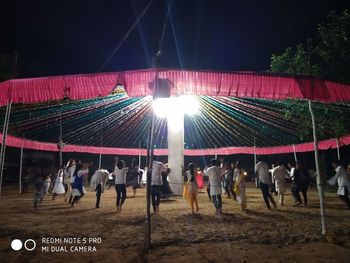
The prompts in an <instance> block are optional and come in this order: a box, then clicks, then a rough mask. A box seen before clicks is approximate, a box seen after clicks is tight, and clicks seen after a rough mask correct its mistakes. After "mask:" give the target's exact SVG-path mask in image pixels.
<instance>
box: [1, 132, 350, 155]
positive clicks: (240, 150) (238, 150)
mask: <svg viewBox="0 0 350 263" xmlns="http://www.w3.org/2000/svg"><path fill="white" fill-rule="evenodd" d="M1 139H2V134H1V133H0V141H1ZM338 142H339V147H341V146H344V145H350V135H346V136H344V137H341V138H339V140H338ZM6 145H7V146H10V147H16V148H21V147H22V146H23V148H24V149H31V150H40V151H50V152H58V151H59V149H58V147H57V144H55V143H48V142H38V141H31V140H27V139H22V138H18V137H15V136H12V135H8V136H7V139H6ZM294 148H295V151H296V152H310V151H313V150H314V144H313V142H309V143H302V144H296V145H294V146H293V145H286V146H277V147H262V148H258V147H257V148H255V149H254V147H225V148H218V149H198V150H189V149H185V150H184V155H186V156H204V155H215V154H217V155H231V154H254V150H255V152H256V154H258V155H269V154H283V153H292V152H294ZM335 148H337V141H336V139H330V140H323V141H320V142H319V149H320V150H327V149H335ZM62 152H80V153H92V154H100V153H102V154H112V155H132V156H137V155H139V154H141V155H142V156H146V155H147V150H146V149H135V148H109V147H96V146H83V145H66V146H65V147H64V148H63V150H62ZM154 155H158V156H159V155H168V149H154Z"/></svg>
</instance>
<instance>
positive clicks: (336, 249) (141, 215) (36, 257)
mask: <svg viewBox="0 0 350 263" xmlns="http://www.w3.org/2000/svg"><path fill="white" fill-rule="evenodd" d="M131 192H132V190H131V189H128V195H129V196H131ZM247 196H248V210H247V211H240V209H239V205H238V204H237V203H236V202H234V201H233V200H232V199H228V198H226V197H224V198H223V212H224V215H223V217H222V218H221V219H220V218H215V217H214V208H213V204H212V203H211V202H209V200H208V198H207V195H206V194H204V193H200V194H199V206H200V211H199V213H198V214H196V215H192V214H190V209H189V206H188V204H187V203H186V202H185V200H183V199H182V198H181V197H172V198H170V200H164V201H163V202H161V206H160V213H159V214H156V215H152V248H151V250H150V251H149V252H148V253H144V252H143V247H144V229H145V227H144V221H145V209H146V206H145V191H144V190H143V189H139V190H138V192H137V196H136V198H128V199H127V200H126V203H125V206H124V207H123V210H122V212H121V213H117V212H116V207H115V191H114V189H113V188H111V190H106V192H105V193H104V194H103V196H102V207H101V208H100V209H95V208H94V206H95V195H94V193H93V192H88V193H87V196H86V197H84V199H83V200H81V202H80V203H79V204H78V205H77V206H76V207H74V208H70V207H69V206H68V205H67V204H66V203H64V202H63V197H58V198H57V199H56V200H55V201H52V200H51V196H46V198H45V200H44V202H43V203H42V204H41V205H40V207H39V209H38V210H37V211H35V210H34V209H33V208H32V194H31V193H28V194H25V195H23V196H20V195H18V194H17V193H16V190H15V188H14V187H9V186H7V187H6V186H5V188H4V190H3V196H2V197H1V199H0V213H1V214H0V256H1V259H0V262H45V261H48V262H72V263H73V262H197V263H199V262H259V263H262V262H350V211H349V210H347V209H345V205H344V204H343V203H342V202H341V200H339V199H338V198H337V196H336V195H335V193H327V194H326V209H327V210H326V213H327V226H328V233H329V235H328V236H327V238H324V237H322V236H321V235H320V216H319V208H318V198H317V193H316V192H315V190H314V189H311V190H310V192H309V199H310V201H309V207H293V206H292V203H293V200H292V197H291V195H290V193H289V194H288V195H287V196H286V205H285V206H284V207H278V209H277V210H272V211H269V210H266V209H265V206H264V203H263V200H262V196H261V193H260V191H258V189H256V188H255V187H254V186H253V185H249V188H248V189H247ZM275 200H276V198H275ZM63 237H75V238H81V240H80V241H81V242H83V238H87V240H88V238H101V240H102V241H101V243H93V242H92V241H91V242H89V241H87V243H86V244H82V243H77V242H76V243H65V242H64V241H61V242H60V243H55V244H45V243H43V242H42V241H43V240H42V238H63ZM15 238H18V239H20V240H22V241H23V242H24V241H25V240H27V239H33V240H34V241H35V242H36V244H37V247H36V248H35V249H34V250H33V251H31V252H29V251H26V250H25V249H22V250H20V251H13V250H12V249H11V246H10V243H11V241H12V240H13V239H15ZM95 242H97V241H96V240H95ZM84 245H85V246H91V247H92V248H93V247H94V248H95V249H96V252H71V251H69V250H70V249H71V248H74V249H75V248H76V247H83V246H84ZM31 246H32V243H30V242H29V243H28V247H31ZM46 246H47V247H48V249H49V251H48V252H45V251H42V249H43V247H46ZM62 247H63V248H66V249H68V252H63V251H61V252H51V251H50V250H51V249H59V248H62Z"/></svg>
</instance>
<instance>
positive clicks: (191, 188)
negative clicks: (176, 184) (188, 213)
mask: <svg viewBox="0 0 350 263" xmlns="http://www.w3.org/2000/svg"><path fill="white" fill-rule="evenodd" d="M188 169H189V170H188V171H187V172H186V173H187V187H188V188H187V197H188V202H189V203H190V206H191V209H192V214H194V206H196V212H198V210H199V208H198V201H197V195H198V184H197V180H196V172H195V165H194V164H193V163H190V164H189V165H188Z"/></svg>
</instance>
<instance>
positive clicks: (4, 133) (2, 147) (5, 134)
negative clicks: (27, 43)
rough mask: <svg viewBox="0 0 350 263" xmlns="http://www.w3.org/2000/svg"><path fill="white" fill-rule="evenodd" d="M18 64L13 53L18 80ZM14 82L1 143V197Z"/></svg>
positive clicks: (13, 76)
mask: <svg viewBox="0 0 350 263" xmlns="http://www.w3.org/2000/svg"><path fill="white" fill-rule="evenodd" d="M17 62H18V53H17V50H15V52H14V53H13V65H12V78H13V79H14V78H16V73H17ZM11 84H12V82H11V83H10V89H9V93H8V94H7V106H6V112H5V120H4V126H3V131H2V143H1V150H0V196H1V191H2V178H3V175H4V164H5V153H6V138H7V131H8V128H9V122H10V115H11V107H12V94H11V92H12V85H11Z"/></svg>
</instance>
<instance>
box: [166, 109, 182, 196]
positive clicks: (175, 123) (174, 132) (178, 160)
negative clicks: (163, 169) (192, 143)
mask: <svg viewBox="0 0 350 263" xmlns="http://www.w3.org/2000/svg"><path fill="white" fill-rule="evenodd" d="M183 165H184V113H183V112H182V111H181V110H180V111H178V112H176V114H170V115H169V116H168V167H169V168H170V173H169V185H170V188H171V190H172V192H173V193H174V194H175V195H182V191H183V177H182V166H183Z"/></svg>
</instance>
